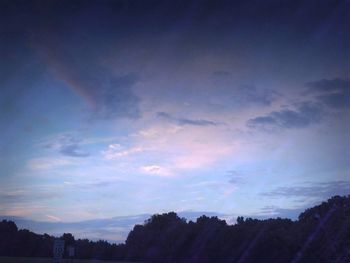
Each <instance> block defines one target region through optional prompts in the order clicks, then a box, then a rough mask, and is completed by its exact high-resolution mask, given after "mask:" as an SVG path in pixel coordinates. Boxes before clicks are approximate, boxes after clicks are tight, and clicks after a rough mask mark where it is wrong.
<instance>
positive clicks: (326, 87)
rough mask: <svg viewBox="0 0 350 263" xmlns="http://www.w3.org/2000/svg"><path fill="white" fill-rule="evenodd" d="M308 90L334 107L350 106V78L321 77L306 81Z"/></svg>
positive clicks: (343, 107)
mask: <svg viewBox="0 0 350 263" xmlns="http://www.w3.org/2000/svg"><path fill="white" fill-rule="evenodd" d="M306 87H308V88H309V89H308V92H309V93H311V94H313V95H315V96H316V98H317V99H318V100H320V101H321V102H323V103H324V104H326V105H327V106H329V107H331V108H334V109H345V108H350V79H340V78H335V79H321V80H318V81H313V82H308V83H306Z"/></svg>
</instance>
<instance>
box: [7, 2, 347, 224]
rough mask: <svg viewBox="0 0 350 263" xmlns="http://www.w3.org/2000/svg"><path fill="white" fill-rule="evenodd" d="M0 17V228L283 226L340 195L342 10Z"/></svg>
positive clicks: (261, 5) (306, 6)
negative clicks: (200, 218)
mask: <svg viewBox="0 0 350 263" xmlns="http://www.w3.org/2000/svg"><path fill="white" fill-rule="evenodd" d="M0 6H1V8H0V10H1V11H0V55H1V61H0V74H1V75H0V89H1V95H0V108H1V111H0V130H1V137H0V138H1V139H0V163H1V165H0V167H1V168H0V201H1V202H0V215H11V216H23V217H27V218H30V219H35V220H44V221H45V220H53V221H61V220H62V221H76V220H85V219H92V218H107V217H112V216H122V215H134V214H142V213H159V212H165V211H171V210H174V211H187V210H192V211H214V212H218V213H222V214H235V215H237V214H243V215H256V216H266V215H271V216H276V215H279V216H289V215H290V214H289V213H291V212H293V211H295V210H297V209H301V208H304V207H306V206H309V205H310V204H314V203H315V202H319V201H321V200H324V199H326V198H328V197H330V196H331V195H334V194H341V195H342V194H348V193H349V190H350V184H349V171H350V169H349V168H350V163H349V156H350V152H349V146H350V145H349V132H350V127H349V126H350V120H349V111H350V76H349V73H350V72H349V71H350V49H349V47H350V33H349V30H348V28H349V25H350V2H349V1H345V0H343V1H341V0H340V1H335V0H334V1H327V0H325V1H281V0H279V1H277V0H275V1H194V0H193V1H191V0H187V1H141V0H139V1H138V0H128V1H126V0H125V1H16V0H15V1H5V0H2V1H0Z"/></svg>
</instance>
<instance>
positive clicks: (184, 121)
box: [157, 112, 223, 126]
mask: <svg viewBox="0 0 350 263" xmlns="http://www.w3.org/2000/svg"><path fill="white" fill-rule="evenodd" d="M157 116H158V117H159V118H162V119H165V120H168V121H171V122H174V123H176V124H178V125H180V126H182V125H194V126H218V125H222V124H223V123H219V122H214V121H210V120H205V119H187V118H177V117H174V116H173V115H171V114H169V113H166V112H158V113H157Z"/></svg>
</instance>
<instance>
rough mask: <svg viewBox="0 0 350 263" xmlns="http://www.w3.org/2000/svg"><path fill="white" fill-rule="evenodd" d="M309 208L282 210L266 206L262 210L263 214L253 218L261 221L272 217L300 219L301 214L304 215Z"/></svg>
mask: <svg viewBox="0 0 350 263" xmlns="http://www.w3.org/2000/svg"><path fill="white" fill-rule="evenodd" d="M306 207H307V206H302V207H298V208H280V207H277V206H265V207H263V208H262V209H261V213H259V215H258V216H253V217H256V218H259V219H267V218H271V217H281V218H290V219H293V220H296V219H298V216H299V215H300V213H302V212H303V211H304V210H305V209H306Z"/></svg>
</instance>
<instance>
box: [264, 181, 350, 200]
mask: <svg viewBox="0 0 350 263" xmlns="http://www.w3.org/2000/svg"><path fill="white" fill-rule="evenodd" d="M349 193H350V181H329V182H322V183H305V184H304V185H297V186H285V187H278V188H276V189H275V190H273V191H270V192H265V193H262V195H264V196H268V197H275V198H280V197H286V198H296V197H297V198H318V199H327V198H329V197H331V196H334V195H348V194H349Z"/></svg>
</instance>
